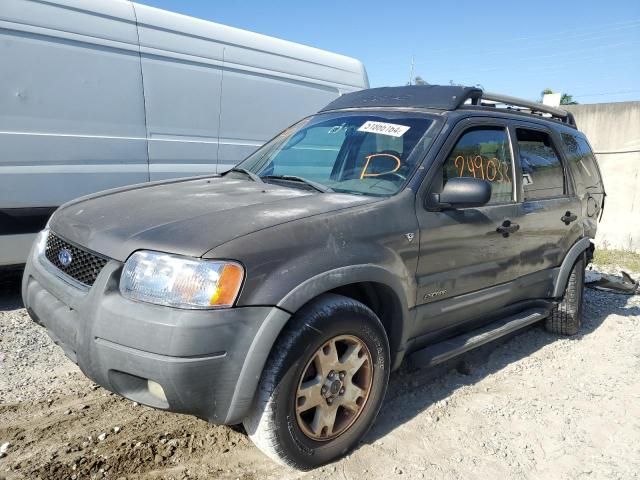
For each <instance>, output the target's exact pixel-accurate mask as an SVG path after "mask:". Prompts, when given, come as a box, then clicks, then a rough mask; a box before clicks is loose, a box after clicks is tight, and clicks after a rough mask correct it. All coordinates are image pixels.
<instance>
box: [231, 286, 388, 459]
mask: <svg viewBox="0 0 640 480" xmlns="http://www.w3.org/2000/svg"><path fill="white" fill-rule="evenodd" d="M389 366H390V358H389V343H388V339H387V336H386V333H385V330H384V327H383V326H382V324H381V323H380V320H379V319H378V317H377V316H376V315H375V314H374V313H373V312H372V311H371V310H370V309H369V308H367V307H366V306H365V305H363V304H362V303H360V302H357V301H355V300H353V299H351V298H347V297H343V296H340V295H334V294H325V295H322V296H321V297H318V299H316V300H315V301H313V302H311V303H310V304H308V305H306V306H305V307H303V308H302V309H301V310H300V311H299V312H298V313H296V315H295V316H294V317H293V318H292V319H291V321H290V322H289V324H288V325H287V327H285V330H284V331H283V332H282V334H281V335H280V337H279V339H278V341H277V342H276V344H275V345H274V347H273V349H272V351H271V354H270V356H269V359H268V360H267V365H266V366H265V369H264V371H263V373H262V378H261V380H260V384H259V386H258V391H257V393H256V400H255V402H254V406H253V409H252V411H251V413H250V414H249V416H248V417H247V418H246V419H245V420H244V422H243V423H244V427H245V429H246V431H247V433H248V434H249V437H250V438H251V440H252V441H253V442H254V443H255V445H256V446H257V447H258V448H259V449H260V450H262V451H263V452H264V453H265V454H266V455H267V456H269V457H271V458H272V459H273V460H275V461H277V462H278V463H281V464H284V465H288V466H291V467H294V468H297V469H299V470H311V469H313V468H316V467H320V466H322V465H325V464H327V463H329V462H331V461H333V460H336V459H337V458H339V457H342V456H344V455H345V454H346V453H348V452H349V451H350V450H352V449H353V448H354V447H355V446H356V445H357V444H358V442H359V441H360V439H361V438H362V437H363V436H364V435H365V433H366V432H367V431H368V430H369V428H370V427H371V425H372V424H373V421H374V419H375V417H376V415H377V414H378V410H379V409H380V406H381V405H382V400H383V398H384V394H385V391H386V388H387V382H388V379H389ZM309 385H310V386H309ZM334 412H335V413H334ZM326 425H331V426H330V427H327V426H326Z"/></svg>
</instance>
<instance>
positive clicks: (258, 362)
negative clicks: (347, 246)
mask: <svg viewBox="0 0 640 480" xmlns="http://www.w3.org/2000/svg"><path fill="white" fill-rule="evenodd" d="M360 282H373V283H380V284H383V285H385V286H387V287H389V288H391V289H392V290H393V291H394V293H395V295H396V296H397V298H398V299H399V303H400V308H401V309H402V315H403V318H402V319H401V320H402V321H400V322H398V325H397V326H396V328H399V329H400V335H402V334H403V332H406V331H407V329H406V328H405V322H406V321H408V319H409V316H408V306H407V301H406V293H405V292H404V290H403V287H402V284H401V282H400V280H399V279H398V278H396V277H395V276H394V275H393V274H392V273H391V272H389V271H388V270H386V269H384V268H382V267H379V266H376V265H371V264H368V265H353V266H347V267H341V268H337V269H334V270H329V271H327V272H324V273H321V274H318V275H316V276H314V277H311V278H310V279H308V280H306V281H304V282H303V283H301V284H300V285H298V286H297V287H295V288H294V289H293V290H292V291H291V292H289V293H288V294H287V295H285V297H284V298H282V300H280V302H278V304H277V306H276V307H274V308H273V309H272V311H271V313H270V314H269V315H268V316H267V318H265V320H264V321H263V323H262V325H261V326H260V328H259V330H258V332H257V334H256V336H255V338H254V339H253V342H252V343H251V347H250V348H249V351H248V352H247V355H246V357H245V360H244V364H243V366H242V370H241V371H240V376H239V378H238V382H237V383H236V386H235V390H234V393H233V397H232V399H231V404H230V405H229V410H228V412H227V415H226V418H225V419H224V421H223V422H221V423H223V424H227V425H228V424H234V423H238V422H241V421H242V420H243V418H244V416H246V414H247V412H248V411H249V408H251V404H252V402H253V399H254V395H255V392H256V390H257V388H258V383H259V381H260V378H261V377H262V371H263V369H264V366H265V364H266V362H267V359H268V357H269V354H270V353H271V349H272V348H273V345H274V344H275V342H276V340H277V338H278V336H279V335H280V332H281V331H282V329H283V328H284V327H285V325H286V324H287V322H288V321H289V319H290V318H291V316H292V315H293V313H295V312H296V311H298V310H299V309H300V307H302V306H303V305H304V304H305V303H307V302H309V301H310V300H312V299H314V298H316V297H317V296H319V295H321V294H323V293H326V292H328V291H329V290H333V289H335V288H338V287H342V286H345V285H349V284H352V283H360ZM414 297H415V287H414Z"/></svg>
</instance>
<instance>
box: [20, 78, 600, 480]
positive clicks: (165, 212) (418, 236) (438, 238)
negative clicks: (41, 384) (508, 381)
mask: <svg viewBox="0 0 640 480" xmlns="http://www.w3.org/2000/svg"><path fill="white" fill-rule="evenodd" d="M604 195H605V191H604V187H603V184H602V181H601V176H600V172H599V170H598V166H597V164H596V160H595V158H594V155H593V153H592V152H591V149H590V147H589V144H588V142H587V140H586V138H585V136H584V135H583V134H582V133H580V132H579V131H578V130H577V129H576V126H575V122H574V120H573V117H572V116H571V114H569V113H567V112H565V111H563V110H560V109H555V108H550V107H547V106H543V105H539V104H536V103H532V102H527V101H524V100H518V99H514V98H512V97H506V96H501V95H494V94H488V93H486V92H483V91H482V90H480V89H476V88H467V87H454V86H410V87H397V88H395V87H393V88H391V87H390V88H377V89H370V90H363V91H360V92H356V93H351V94H348V95H344V96H342V97H340V98H338V99H336V100H335V101H333V102H332V103H331V104H329V105H328V106H327V107H325V108H324V109H323V110H322V111H320V112H319V113H318V114H316V115H313V116H311V117H309V118H306V119H304V120H302V121H300V122H299V123H297V124H295V125H293V126H292V127H290V128H288V129H287V130H285V131H284V132H282V133H281V134H279V135H278V136H276V137H275V138H274V139H273V140H271V141H270V142H268V143H267V144H265V145H264V146H263V147H262V148H260V149H259V150H257V151H256V152H255V153H253V154H252V155H251V156H249V157H248V158H247V159H246V160H245V161H243V162H242V163H240V164H239V165H238V166H237V167H236V168H234V169H232V170H230V171H229V172H227V173H225V174H222V175H213V176H205V177H197V178H191V179H180V180H171V181H163V182H156V183H152V184H143V185H138V186H132V187H131V186H130V187H125V188H121V189H118V190H111V191H107V192H102V193H98V194H94V195H92V196H89V197H84V198H81V199H78V200H76V201H72V202H70V203H67V204H66V205H63V206H62V207H60V209H58V210H57V212H56V213H55V214H54V215H53V217H52V218H51V220H50V222H49V224H48V225H47V228H46V229H45V230H44V231H43V232H42V233H41V234H40V236H39V238H38V240H37V242H36V243H35V244H34V247H33V249H32V252H31V254H30V257H29V261H28V264H27V266H26V270H25V274H24V279H23V286H22V294H23V298H24V303H25V305H26V307H27V309H28V311H29V314H30V315H31V317H32V318H33V319H34V320H35V321H36V322H37V323H39V324H40V325H43V326H44V327H46V329H47V331H48V333H49V335H50V336H51V337H52V338H53V339H54V341H55V342H56V343H57V344H58V345H60V346H61V347H62V348H63V349H64V351H65V353H66V355H67V356H68V357H69V358H70V359H71V360H72V361H74V362H76V363H77V364H78V366H79V367H80V368H81V369H82V371H83V372H84V373H85V374H86V375H87V376H88V377H90V378H91V379H93V380H94V381H95V382H97V383H98V384H100V385H102V386H104V387H105V388H107V389H109V390H111V391H113V392H116V393H118V394H120V395H122V396H124V397H127V398H129V399H132V400H135V401H137V402H140V403H143V404H146V405H150V406H152V407H156V408H159V409H166V410H170V411H174V412H182V413H187V414H192V415H196V416H198V417H201V418H204V419H207V420H208V421H210V422H213V423H219V424H236V423H240V422H242V423H243V424H244V426H245V428H246V430H247V432H248V433H249V435H250V437H251V438H252V439H253V441H254V442H255V443H256V445H257V446H258V447H259V448H260V449H262V450H263V451H264V452H265V453H266V454H268V455H269V456H270V457H272V458H273V459H275V460H277V461H280V462H282V463H285V464H288V465H291V466H293V467H296V468H298V469H302V470H305V469H311V468H314V467H317V466H319V465H323V464H325V463H327V462H330V461H332V460H334V459H336V458H338V457H340V456H342V455H344V454H345V453H346V452H348V451H349V450H350V449H352V448H353V447H354V446H355V445H356V444H357V443H358V441H359V440H360V439H361V438H362V437H363V435H364V434H365V433H366V431H367V430H368V429H369V427H370V426H371V424H372V422H373V421H374V419H375V417H376V415H377V413H378V409H379V408H380V405H381V402H382V400H383V397H384V394H385V389H386V385H387V381H388V378H389V372H391V371H393V370H394V369H396V368H397V367H398V366H399V365H400V364H401V362H402V361H403V360H404V359H407V360H409V361H411V362H412V363H413V364H415V365H433V364H436V363H438V362H442V361H445V360H447V359H449V358H451V357H453V356H455V355H457V354H459V353H462V352H464V351H467V350H469V349H471V348H473V347H475V346H478V345H481V344H483V343H486V342H488V341H490V340H492V339H494V338H497V337H499V336H502V335H505V334H508V333H511V332H513V331H515V330H518V329H520V328H523V327H526V326H528V325H531V324H533V323H535V322H538V321H543V322H544V324H545V325H546V328H547V329H548V330H550V331H552V332H557V333H560V334H569V335H570V334H574V333H576V332H577V331H578V328H579V326H580V317H581V310H582V291H583V283H584V269H585V264H586V263H587V262H588V261H589V259H590V257H591V254H592V250H593V247H592V243H591V241H590V239H592V238H593V237H594V235H595V233H596V226H597V222H598V218H599V216H600V214H601V211H602V209H603V202H604Z"/></svg>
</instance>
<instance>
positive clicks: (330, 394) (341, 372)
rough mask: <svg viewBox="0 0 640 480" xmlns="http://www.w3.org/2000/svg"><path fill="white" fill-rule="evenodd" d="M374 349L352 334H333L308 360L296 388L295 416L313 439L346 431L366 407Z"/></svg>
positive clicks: (325, 437)
mask: <svg viewBox="0 0 640 480" xmlns="http://www.w3.org/2000/svg"><path fill="white" fill-rule="evenodd" d="M372 366H373V362H372V359H371V353H370V352H369V349H368V348H367V346H366V345H365V343H364V342H363V341H362V340H360V339H359V338H357V337H355V336H352V335H340V336H337V337H334V338H332V339H330V340H329V341H327V342H326V343H325V344H324V345H322V346H321V347H320V348H319V349H318V350H317V351H316V352H315V353H314V354H313V355H312V356H311V359H310V360H309V361H308V362H307V365H306V366H305V368H304V370H303V373H302V376H301V378H300V381H299V383H298V390H297V392H296V419H297V421H298V426H299V427H300V429H301V430H302V432H303V433H304V434H305V435H306V436H308V437H309V438H312V439H314V440H321V441H326V440H331V439H333V438H335V437H337V436H338V435H340V434H342V433H343V432H345V431H346V430H347V429H348V428H349V427H351V425H353V423H354V422H355V421H356V419H357V418H358V416H359V415H360V413H361V412H362V409H363V408H364V406H365V404H366V402H367V399H368V397H369V392H370V390H371V384H372V379H373V368H372Z"/></svg>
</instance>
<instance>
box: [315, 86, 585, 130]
mask: <svg viewBox="0 0 640 480" xmlns="http://www.w3.org/2000/svg"><path fill="white" fill-rule="evenodd" d="M483 100H484V101H487V102H495V103H498V104H502V105H506V106H507V109H512V108H513V107H516V108H515V110H518V111H520V110H519V109H526V110H528V112H524V113H530V114H534V115H542V114H547V115H551V117H552V118H554V119H556V120H560V121H561V122H564V123H566V124H568V125H571V126H574V127H575V125H576V123H575V120H574V118H573V115H571V113H569V112H567V111H566V110H562V109H560V108H554V107H550V106H548V105H543V104H541V103H536V102H532V101H529V100H524V99H521V98H516V97H510V96H508V95H501V94H498V93H489V92H485V91H483V90H482V89H480V88H476V87H462V86H455V85H411V86H406V87H381V88H369V89H367V90H359V91H357V92H353V93H348V94H346V95H342V96H340V97H338V98H336V99H335V100H334V101H333V102H331V103H330V104H329V105H327V106H326V107H324V108H323V109H322V110H321V112H326V111H329V110H341V109H344V108H362V107H405V108H410V107H413V108H433V109H436V110H457V109H458V108H464V106H465V103H466V102H470V105H472V106H478V107H495V103H494V104H487V103H483Z"/></svg>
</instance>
